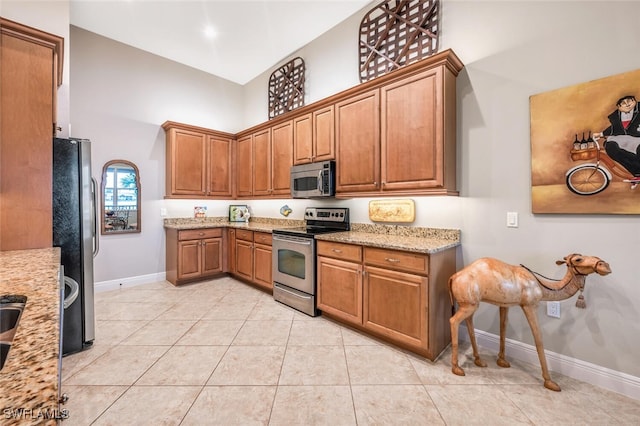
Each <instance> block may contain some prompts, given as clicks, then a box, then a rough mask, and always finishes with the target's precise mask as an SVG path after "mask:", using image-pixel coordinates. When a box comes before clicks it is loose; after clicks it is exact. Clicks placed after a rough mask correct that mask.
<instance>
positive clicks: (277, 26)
mask: <svg viewBox="0 0 640 426" xmlns="http://www.w3.org/2000/svg"><path fill="white" fill-rule="evenodd" d="M370 1H371V0H71V6H70V9H71V24H72V25H75V26H77V27H80V28H83V29H85V30H88V31H91V32H94V33H96V34H99V35H102V36H104V37H107V38H110V39H113V40H116V41H119V42H121V43H124V44H127V45H130V46H133V47H136V48H138V49H141V50H145V51H147V52H151V53H154V54H156V55H159V56H162V57H165V58H168V59H171V60H173V61H176V62H180V63H182V64H185V65H188V66H191V67H193V68H197V69H199V70H202V71H205V72H207V73H210V74H213V75H216V76H218V77H222V78H225V79H227V80H230V81H233V82H236V83H238V84H245V83H247V82H249V81H250V80H252V79H253V78H255V77H256V76H258V75H260V74H261V73H263V72H265V71H268V70H272V69H273V70H275V68H276V66H277V65H280V61H283V60H284V59H285V58H287V56H289V55H291V54H292V53H293V52H295V51H296V50H298V49H299V48H301V47H302V46H304V45H305V44H307V43H309V42H310V41H311V40H313V39H315V38H316V37H318V36H319V35H321V34H322V33H324V32H326V31H328V30H329V29H331V28H332V27H334V26H335V25H337V24H338V23H340V22H342V21H343V20H345V19H347V18H348V17H349V16H351V15H353V14H354V13H355V12H357V11H359V10H360V9H361V8H363V7H364V6H366V5H367V4H368V3H370ZM355 37H356V35H355V34H354V43H355V41H356V40H355Z"/></svg>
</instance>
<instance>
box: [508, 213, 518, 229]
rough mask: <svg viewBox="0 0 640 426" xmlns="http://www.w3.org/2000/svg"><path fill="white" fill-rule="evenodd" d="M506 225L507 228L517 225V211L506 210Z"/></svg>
mask: <svg viewBox="0 0 640 426" xmlns="http://www.w3.org/2000/svg"><path fill="white" fill-rule="evenodd" d="M507 227H508V228H517V227H518V212H507Z"/></svg>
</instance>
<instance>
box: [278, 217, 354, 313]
mask: <svg viewBox="0 0 640 426" xmlns="http://www.w3.org/2000/svg"><path fill="white" fill-rule="evenodd" d="M304 219H305V226H303V227H300V228H284V229H274V230H273V247H272V250H273V298H274V299H275V300H277V301H278V302H281V303H284V304H285V305H288V306H291V307H292V308H295V309H297V310H299V311H301V312H304V313H305V314H307V315H310V316H312V317H314V316H316V315H317V311H316V240H315V237H314V236H315V235H317V234H325V233H328V232H342V231H348V230H349V229H350V224H349V209H348V208H326V207H308V208H306V209H305V212H304Z"/></svg>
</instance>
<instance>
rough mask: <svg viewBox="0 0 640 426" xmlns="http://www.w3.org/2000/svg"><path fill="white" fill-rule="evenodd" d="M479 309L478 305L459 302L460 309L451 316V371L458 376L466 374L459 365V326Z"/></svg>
mask: <svg viewBox="0 0 640 426" xmlns="http://www.w3.org/2000/svg"><path fill="white" fill-rule="evenodd" d="M476 309H478V306H477V305H461V304H458V311H457V312H456V313H455V314H454V315H453V316H452V317H451V318H449V324H451V371H452V372H453V374H457V375H458V376H464V370H463V369H462V368H461V367H460V366H459V365H458V328H459V327H460V323H461V322H462V321H463V320H464V319H466V318H467V317H468V316H470V315H473V313H474V312H475V311H476Z"/></svg>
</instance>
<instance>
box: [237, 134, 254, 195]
mask: <svg viewBox="0 0 640 426" xmlns="http://www.w3.org/2000/svg"><path fill="white" fill-rule="evenodd" d="M236 148H237V151H236V185H237V189H238V196H239V197H247V196H251V195H253V138H252V137H251V135H249V136H245V137H243V138H241V139H238V142H237V145H236Z"/></svg>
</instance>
